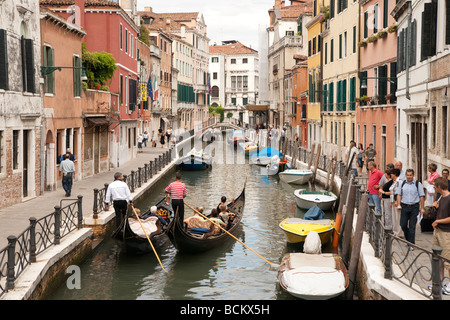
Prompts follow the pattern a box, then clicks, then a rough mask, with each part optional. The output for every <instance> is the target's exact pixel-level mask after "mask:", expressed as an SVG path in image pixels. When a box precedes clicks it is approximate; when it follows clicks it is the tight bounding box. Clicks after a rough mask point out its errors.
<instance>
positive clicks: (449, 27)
mask: <svg viewBox="0 0 450 320" xmlns="http://www.w3.org/2000/svg"><path fill="white" fill-rule="evenodd" d="M445 6H446V8H447V12H446V19H445V21H446V26H445V44H450V0H446V1H445Z"/></svg>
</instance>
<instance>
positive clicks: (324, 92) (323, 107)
mask: <svg viewBox="0 0 450 320" xmlns="http://www.w3.org/2000/svg"><path fill="white" fill-rule="evenodd" d="M327 94H328V90H327V85H326V84H324V85H323V101H322V110H323V111H326V110H327Z"/></svg>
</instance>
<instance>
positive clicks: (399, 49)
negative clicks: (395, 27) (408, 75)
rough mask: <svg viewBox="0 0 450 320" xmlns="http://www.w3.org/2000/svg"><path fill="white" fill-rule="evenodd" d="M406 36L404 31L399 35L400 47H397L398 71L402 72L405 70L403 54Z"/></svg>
mask: <svg viewBox="0 0 450 320" xmlns="http://www.w3.org/2000/svg"><path fill="white" fill-rule="evenodd" d="M404 35H405V32H404V30H402V31H400V34H399V35H398V39H397V42H398V46H397V62H398V71H399V72H401V71H403V70H404V66H403V53H404V47H403V45H404V40H403V38H404Z"/></svg>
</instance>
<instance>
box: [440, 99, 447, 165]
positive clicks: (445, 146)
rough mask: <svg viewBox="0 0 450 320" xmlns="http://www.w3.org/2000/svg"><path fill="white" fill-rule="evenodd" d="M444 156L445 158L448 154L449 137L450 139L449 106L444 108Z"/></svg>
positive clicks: (442, 125)
mask: <svg viewBox="0 0 450 320" xmlns="http://www.w3.org/2000/svg"><path fill="white" fill-rule="evenodd" d="M441 118H442V124H441V127H442V155H443V156H444V157H445V156H446V155H447V152H448V146H447V141H448V140H447V137H448V126H449V123H448V108H447V106H443V107H442V117H441Z"/></svg>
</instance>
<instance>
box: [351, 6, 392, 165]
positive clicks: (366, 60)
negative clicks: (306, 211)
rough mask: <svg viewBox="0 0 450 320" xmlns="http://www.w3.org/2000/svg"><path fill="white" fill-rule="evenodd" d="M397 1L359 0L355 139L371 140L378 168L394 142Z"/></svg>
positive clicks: (387, 158) (388, 158) (389, 156)
mask: <svg viewBox="0 0 450 320" xmlns="http://www.w3.org/2000/svg"><path fill="white" fill-rule="evenodd" d="M395 3H396V1H394V0H385V1H375V0H370V1H367V0H360V5H361V16H360V19H361V20H360V23H361V33H360V42H359V52H360V79H359V80H360V84H361V87H360V89H359V103H357V108H356V120H357V123H356V139H355V141H356V143H357V144H359V143H361V144H362V145H363V147H364V148H367V147H368V145H369V144H370V143H372V144H373V147H374V149H375V150H376V152H377V155H376V157H375V163H376V164H377V165H378V166H379V168H383V169H384V168H385V167H386V164H388V163H394V162H395V161H394V160H395V146H396V142H397V103H396V89H397V31H396V28H395V20H394V18H393V17H392V16H391V15H390V13H391V11H392V10H393V9H394V7H395Z"/></svg>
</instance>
